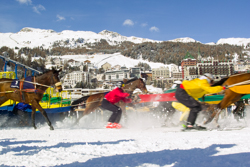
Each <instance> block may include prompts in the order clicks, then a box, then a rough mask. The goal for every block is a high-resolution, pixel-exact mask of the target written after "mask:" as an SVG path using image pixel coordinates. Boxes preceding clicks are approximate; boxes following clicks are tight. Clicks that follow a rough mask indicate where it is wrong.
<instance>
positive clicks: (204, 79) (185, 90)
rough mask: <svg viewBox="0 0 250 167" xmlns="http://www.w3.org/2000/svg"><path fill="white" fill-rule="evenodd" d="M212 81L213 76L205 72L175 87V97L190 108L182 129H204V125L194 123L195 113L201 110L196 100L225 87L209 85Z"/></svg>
mask: <svg viewBox="0 0 250 167" xmlns="http://www.w3.org/2000/svg"><path fill="white" fill-rule="evenodd" d="M213 82H214V76H213V75H212V74H209V73H205V74H204V75H203V76H201V77H200V78H196V79H193V80H190V81H188V80H184V81H183V82H182V84H180V85H179V86H178V87H177V90H176V93H175V97H176V99H177V100H178V101H179V102H180V103H182V104H183V105H185V106H187V107H188V108H190V113H189V116H188V119H187V123H186V125H185V126H184V130H190V129H198V130H204V129H206V128H205V127H202V126H198V125H196V124H195V121H196V118H197V114H198V113H199V112H200V111H201V110H202V107H201V104H200V103H199V102H198V101H197V100H198V98H201V97H202V96H204V95H205V94H210V93H218V92H221V91H222V90H224V89H226V87H224V86H214V87H211V85H212V84H213Z"/></svg>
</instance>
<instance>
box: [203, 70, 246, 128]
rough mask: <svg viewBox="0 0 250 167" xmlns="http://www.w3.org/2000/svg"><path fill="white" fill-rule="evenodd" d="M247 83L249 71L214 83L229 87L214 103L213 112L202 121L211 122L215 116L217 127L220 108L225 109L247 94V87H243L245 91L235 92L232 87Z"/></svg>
mask: <svg viewBox="0 0 250 167" xmlns="http://www.w3.org/2000/svg"><path fill="white" fill-rule="evenodd" d="M249 84H250V73H243V74H235V75H231V76H229V77H227V78H223V79H222V80H220V81H219V82H217V83H215V84H214V86H216V85H222V86H228V87H229V88H228V89H226V90H225V96H224V98H223V99H222V101H221V102H220V103H219V104H218V105H216V107H214V108H213V113H212V115H211V117H210V118H209V119H208V120H207V121H206V122H204V124H207V123H209V122H211V121H212V120H213V118H215V123H216V124H217V126H218V127H219V125H218V118H219V114H220V112H221V111H222V109H225V108H226V107H228V106H229V105H230V104H232V103H235V102H237V101H239V100H240V98H241V97H242V96H244V95H246V94H249V93H248V92H249V91H248V90H247V88H246V89H245V92H244V91H240V92H237V93H236V92H235V90H234V91H233V90H232V89H234V88H235V87H241V86H246V85H249Z"/></svg>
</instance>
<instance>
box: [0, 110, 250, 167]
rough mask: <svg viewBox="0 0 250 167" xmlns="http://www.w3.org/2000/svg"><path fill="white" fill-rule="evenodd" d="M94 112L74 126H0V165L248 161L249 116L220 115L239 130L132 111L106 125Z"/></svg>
mask: <svg viewBox="0 0 250 167" xmlns="http://www.w3.org/2000/svg"><path fill="white" fill-rule="evenodd" d="M107 114H108V113H107ZM137 116H138V115H137ZM94 117H96V116H94V115H89V116H86V117H85V118H83V119H82V120H81V122H80V124H79V125H78V126H75V127H71V126H70V122H71V121H70V120H69V119H65V120H64V121H63V122H53V125H54V127H55V130H54V131H51V130H49V127H48V126H47V125H46V124H40V125H38V129H37V130H34V129H33V128H31V127H24V128H21V127H20V128H15V127H13V128H7V127H6V128H1V129H0V132H1V137H0V166H29V167H31V166H84V167H86V166H91V167H97V166H105V167H111V166H115V167H119V166H121V167H125V166H131V167H132V166H143V167H158V166H178V167H179V166H180V167H190V166H192V167H196V166H197V167H201V166H202V167H204V166H207V167H211V166H213V167H223V166H225V167H230V166H233V167H236V166H246V167H247V166H250V142H249V139H250V133H249V132H250V128H249V123H248V122H249V120H248V118H245V119H244V120H240V122H237V121H235V120H234V119H233V118H228V119H227V121H224V122H223V120H221V124H222V125H223V126H225V125H230V126H231V127H233V126H235V127H236V126H237V127H238V126H240V127H241V126H243V125H244V127H245V128H243V129H241V130H233V131H217V130H213V131H199V132H181V131H180V128H181V127H180V126H177V127H176V126H175V127H161V123H162V122H161V121H162V120H161V119H158V120H157V121H156V120H155V119H153V118H151V117H149V116H146V117H143V116H142V115H141V116H139V118H138V117H137V119H132V118H135V115H132V116H131V118H130V121H128V122H127V124H126V128H123V129H105V128H104V126H105V124H106V118H104V120H103V121H98V122H94V123H92V122H93V120H96V118H95V119H94ZM225 122H226V123H225ZM122 123H123V124H125V123H124V122H122Z"/></svg>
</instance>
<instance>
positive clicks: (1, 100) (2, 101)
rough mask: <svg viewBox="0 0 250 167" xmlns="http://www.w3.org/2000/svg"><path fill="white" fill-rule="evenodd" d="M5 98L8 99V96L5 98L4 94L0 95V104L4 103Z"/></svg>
mask: <svg viewBox="0 0 250 167" xmlns="http://www.w3.org/2000/svg"><path fill="white" fill-rule="evenodd" d="M7 100H9V98H7V97H6V96H2V97H0V106H1V105H2V104H3V103H5V102H6V101H7Z"/></svg>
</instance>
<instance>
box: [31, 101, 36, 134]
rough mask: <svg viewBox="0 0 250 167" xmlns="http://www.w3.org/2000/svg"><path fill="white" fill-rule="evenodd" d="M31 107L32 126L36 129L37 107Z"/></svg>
mask: <svg viewBox="0 0 250 167" xmlns="http://www.w3.org/2000/svg"><path fill="white" fill-rule="evenodd" d="M31 107H32V113H31V119H32V126H33V127H34V129H36V124H35V116H36V115H35V113H36V108H35V107H34V106H31Z"/></svg>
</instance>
